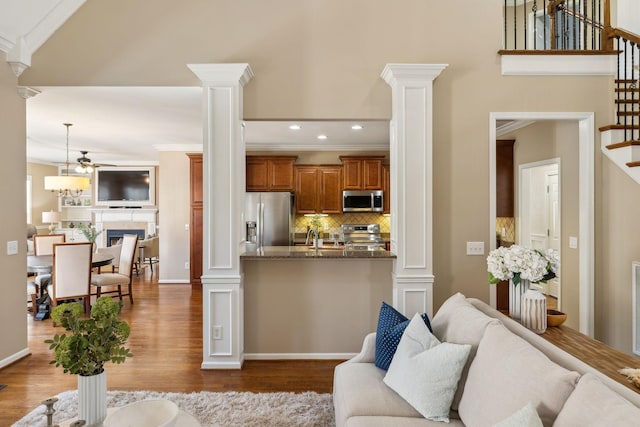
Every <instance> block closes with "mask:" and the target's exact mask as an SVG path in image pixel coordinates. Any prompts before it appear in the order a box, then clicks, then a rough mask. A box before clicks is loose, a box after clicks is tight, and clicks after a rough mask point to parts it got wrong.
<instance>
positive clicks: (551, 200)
mask: <svg viewBox="0 0 640 427" xmlns="http://www.w3.org/2000/svg"><path fill="white" fill-rule="evenodd" d="M518 176H519V179H518V182H519V186H518V212H519V218H520V221H519V222H518V225H519V227H518V233H517V235H518V236H519V238H518V244H520V245H521V246H526V247H529V248H533V249H538V250H540V251H546V250H549V249H551V250H554V251H557V252H558V253H559V252H560V248H561V246H562V245H561V234H560V228H561V202H560V201H561V198H560V176H561V175H560V159H559V158H554V159H548V160H543V161H539V162H534V163H526V164H522V165H519V166H518ZM561 265H562V264H561ZM531 286H532V287H536V288H538V289H539V290H540V291H541V292H542V293H543V294H544V295H545V296H546V297H547V306H548V307H549V308H554V309H557V310H560V309H561V295H562V293H561V291H560V286H561V284H560V277H556V278H554V279H552V280H549V281H547V282H544V283H543V282H540V283H534V284H532V285H531Z"/></svg>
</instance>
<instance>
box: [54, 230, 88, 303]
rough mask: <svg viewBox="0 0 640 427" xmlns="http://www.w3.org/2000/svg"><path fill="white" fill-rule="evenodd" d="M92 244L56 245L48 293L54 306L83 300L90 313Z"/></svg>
mask: <svg viewBox="0 0 640 427" xmlns="http://www.w3.org/2000/svg"><path fill="white" fill-rule="evenodd" d="M92 256H93V244H92V243H91V242H77V243H55V244H54V245H53V268H52V271H51V284H50V285H49V286H47V292H48V293H49V297H50V298H51V303H52V305H53V306H56V305H58V304H59V303H60V302H62V301H67V300H75V299H80V298H82V299H83V302H84V309H85V312H86V313H88V312H89V306H90V303H91V301H90V298H91V257H92Z"/></svg>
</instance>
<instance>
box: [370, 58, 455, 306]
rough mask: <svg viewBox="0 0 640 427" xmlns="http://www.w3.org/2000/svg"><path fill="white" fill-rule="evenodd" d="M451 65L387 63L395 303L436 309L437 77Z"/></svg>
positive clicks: (384, 71)
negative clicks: (434, 214)
mask: <svg viewBox="0 0 640 427" xmlns="http://www.w3.org/2000/svg"><path fill="white" fill-rule="evenodd" d="M446 67H447V65H446V64H387V66H386V67H385V68H384V70H383V71H382V78H383V79H384V80H385V82H387V84H388V85H389V86H391V94H392V119H391V126H390V144H389V157H390V162H391V250H392V251H393V252H395V253H396V255H397V256H398V258H397V259H396V260H395V261H394V264H393V305H394V307H396V308H397V309H398V310H399V311H400V312H402V313H404V314H405V315H406V316H408V317H411V316H412V315H413V314H414V313H416V312H420V313H423V312H427V313H428V314H429V316H431V315H432V314H433V281H434V276H433V203H432V199H433V161H432V149H433V108H432V101H433V100H432V96H433V80H435V78H436V77H438V76H439V75H440V73H441V72H442V70H444V69H445V68H446Z"/></svg>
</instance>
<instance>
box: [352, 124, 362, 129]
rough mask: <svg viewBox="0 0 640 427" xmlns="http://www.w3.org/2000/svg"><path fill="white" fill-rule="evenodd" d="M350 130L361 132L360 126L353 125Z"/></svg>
mask: <svg viewBox="0 0 640 427" xmlns="http://www.w3.org/2000/svg"><path fill="white" fill-rule="evenodd" d="M351 129H353V130H362V125H353V126H351Z"/></svg>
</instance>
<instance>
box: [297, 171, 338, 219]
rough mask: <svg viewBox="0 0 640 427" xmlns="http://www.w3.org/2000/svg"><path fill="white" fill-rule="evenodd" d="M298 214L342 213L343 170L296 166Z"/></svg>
mask: <svg viewBox="0 0 640 427" xmlns="http://www.w3.org/2000/svg"><path fill="white" fill-rule="evenodd" d="M295 182H296V213H299V214H313V213H326V214H336V213H337V214H339V213H342V168H341V167H340V166H306V165H305V166H296V168H295Z"/></svg>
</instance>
